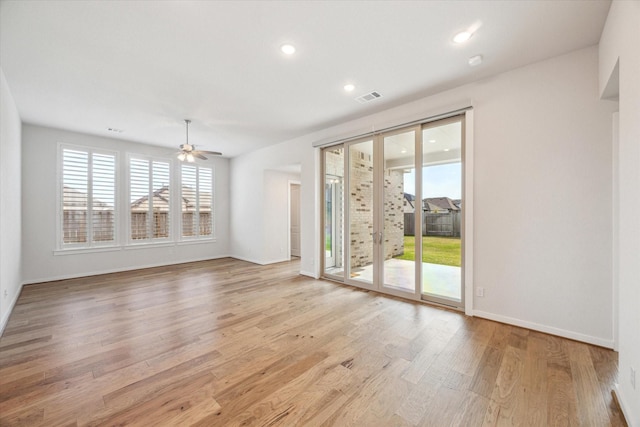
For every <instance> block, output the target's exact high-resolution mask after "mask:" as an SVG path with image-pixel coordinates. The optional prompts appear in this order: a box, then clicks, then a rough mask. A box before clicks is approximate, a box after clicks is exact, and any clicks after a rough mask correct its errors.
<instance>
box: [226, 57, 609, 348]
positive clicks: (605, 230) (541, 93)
mask: <svg viewBox="0 0 640 427" xmlns="http://www.w3.org/2000/svg"><path fill="white" fill-rule="evenodd" d="M470 101H472V103H473V105H474V127H475V129H474V146H475V154H474V156H475V157H474V162H475V185H474V191H475V199H474V202H475V208H474V212H475V217H474V227H475V243H474V245H475V246H474V256H475V258H474V275H475V286H482V287H484V289H485V296H484V297H483V298H476V299H475V300H474V301H473V304H474V312H475V314H476V315H479V316H484V317H488V318H492V319H496V320H500V321H504V322H509V323H513V324H519V325H522V326H526V327H531V328H533V329H538V330H543V331H547V332H551V333H555V334H558V335H563V336H568V337H571V338H575V339H579V340H583V341H587V342H592V343H596V344H599V345H603V346H606V347H612V346H613V331H612V328H613V324H612V316H613V312H612V285H611V274H612V260H611V250H612V236H611V222H612V214H611V209H610V206H611V203H612V198H611V186H612V178H611V175H612V166H611V163H612V153H611V113H612V111H614V109H615V103H613V102H601V101H599V99H598V50H597V47H595V46H594V47H591V48H587V49H582V50H579V51H576V52H573V53H570V54H567V55H564V56H560V57H557V58H553V59H550V60H547V61H543V62H539V63H536V64H533V65H530V66H527V67H523V68H520V69H516V70H513V71H510V72H507V73H503V74H501V75H498V76H494V77H492V78H488V79H485V80H482V81H478V82H476V83H473V84H469V85H465V86H462V87H459V88H456V89H453V90H450V91H447V92H443V93H440V94H438V95H434V96H431V97H428V98H424V99H422V100H419V101H416V102H412V103H409V104H405V105H403V106H400V107H397V108H394V109H391V110H387V111H386V112H382V113H379V114H375V115H371V116H367V117H365V118H363V119H359V120H354V121H351V122H348V123H345V124H343V125H340V126H336V127H332V128H329V129H325V130H322V131H319V132H315V133H313V134H310V135H306V136H304V137H301V138H296V139H294V140H291V141H286V142H283V143H281V144H278V145H275V146H271V147H268V148H265V149H263V150H259V151H256V152H254V153H251V154H247V155H244V156H240V157H237V158H234V159H233V160H232V163H231V176H232V178H231V185H232V194H233V195H232V212H233V213H234V220H233V221H232V224H231V229H232V232H231V234H232V236H233V242H232V253H233V254H234V255H235V256H239V257H246V258H252V259H255V260H268V257H267V255H266V254H265V253H264V252H263V253H260V252H259V250H258V248H260V247H263V248H264V245H263V244H261V245H258V246H255V247H252V248H249V247H248V246H247V244H246V239H249V237H250V236H253V235H256V236H259V238H262V237H261V236H262V235H264V230H265V229H266V227H268V226H269V224H262V223H260V222H254V224H253V229H252V230H251V232H250V233H245V232H243V229H242V228H243V227H242V226H243V224H245V223H246V221H248V220H252V219H253V220H254V221H255V215H251V214H249V213H248V212H247V211H244V212H239V211H238V208H239V207H241V206H245V205H246V204H248V203H250V199H251V200H255V190H254V189H255V188H256V187H257V186H259V185H260V180H261V179H262V178H263V171H264V170H265V169H271V168H273V165H276V164H288V163H296V162H300V163H302V165H303V166H302V187H301V195H302V212H301V214H302V257H301V258H302V265H303V266H302V270H303V271H308V272H313V273H315V274H317V273H318V270H317V268H318V267H317V263H314V261H315V260H316V259H318V256H319V255H318V253H319V250H318V249H317V248H318V247H319V231H318V223H319V213H320V209H319V207H318V205H317V203H318V192H319V190H318V188H319V184H318V182H319V181H317V179H319V178H318V177H317V176H316V175H317V165H318V160H317V159H318V153H317V150H315V149H313V148H312V147H311V144H312V143H313V142H315V141H320V140H327V139H331V138H335V139H338V137H339V136H345V135H348V134H357V133H358V132H361V131H363V130H369V131H370V130H371V129H372V128H375V129H381V128H383V127H385V126H388V125H390V124H399V123H402V122H408V121H411V120H415V119H418V118H421V117H428V116H430V115H433V114H437V113H443V112H446V111H448V110H449V109H451V108H452V106H459V105H461V104H465V103H468V102H470ZM310 168H313V169H312V170H310ZM253 208H254V210H257V211H258V212H259V211H260V210H261V209H263V208H264V201H262V200H261V201H258V203H257V206H254V207H253ZM241 218H242V219H241ZM261 243H262V242H261Z"/></svg>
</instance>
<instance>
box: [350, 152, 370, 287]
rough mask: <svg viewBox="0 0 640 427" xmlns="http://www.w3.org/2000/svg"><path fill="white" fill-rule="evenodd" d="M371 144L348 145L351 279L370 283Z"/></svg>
mask: <svg viewBox="0 0 640 427" xmlns="http://www.w3.org/2000/svg"><path fill="white" fill-rule="evenodd" d="M373 157H374V156H373V141H365V142H361V143H358V144H353V145H350V146H349V222H350V224H349V230H350V232H349V245H350V247H349V249H350V251H351V254H350V256H351V260H350V263H351V270H350V275H351V279H353V280H358V281H362V282H365V283H369V284H371V283H373V261H374V260H373V248H374V244H373V239H374V237H376V238H377V236H372V233H373V191H374V189H373V162H374V158H373Z"/></svg>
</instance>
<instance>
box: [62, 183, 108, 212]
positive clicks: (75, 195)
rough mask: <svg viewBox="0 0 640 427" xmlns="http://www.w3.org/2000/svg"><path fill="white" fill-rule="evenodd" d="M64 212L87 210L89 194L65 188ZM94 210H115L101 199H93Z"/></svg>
mask: <svg viewBox="0 0 640 427" xmlns="http://www.w3.org/2000/svg"><path fill="white" fill-rule="evenodd" d="M62 206H63V210H65V211H72V210H85V208H86V206H87V193H84V192H82V191H80V190H76V189H75V188H72V187H68V186H66V185H65V186H64V187H63V203H62ZM93 210H94V211H95V210H105V211H109V210H113V205H111V204H109V203H107V202H103V201H102V200H100V199H95V198H94V199H93Z"/></svg>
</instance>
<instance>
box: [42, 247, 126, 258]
mask: <svg viewBox="0 0 640 427" xmlns="http://www.w3.org/2000/svg"><path fill="white" fill-rule="evenodd" d="M121 249H122V246H97V247H90V248H66V249H56V250H54V251H53V255H55V256H59V255H78V254H91V253H97V252H116V251H119V250H121Z"/></svg>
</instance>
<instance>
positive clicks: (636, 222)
mask: <svg viewBox="0 0 640 427" xmlns="http://www.w3.org/2000/svg"><path fill="white" fill-rule="evenodd" d="M639 28H640V2H633V1H614V2H613V3H612V4H611V9H610V10H609V16H608V17H607V22H606V24H605V28H604V30H603V32H602V38H601V39H600V51H599V53H600V91H601V93H602V94H605V89H606V88H607V86H608V83H609V82H610V81H611V80H612V78H613V81H615V80H616V79H617V83H618V92H619V108H620V114H619V127H618V135H619V141H618V152H617V153H615V155H616V156H617V171H616V173H617V180H618V200H619V202H618V203H619V204H618V206H617V209H616V210H617V212H618V217H617V218H615V219H614V220H615V221H616V222H617V224H616V225H617V227H616V229H617V230H618V234H617V236H616V239H615V240H616V242H617V247H616V248H615V251H614V253H617V259H616V260H615V261H616V268H617V272H616V273H617V274H616V277H617V279H618V294H619V301H618V308H619V313H618V324H619V331H618V339H619V343H618V349H619V359H618V369H619V376H618V382H619V385H618V386H617V394H618V399H619V401H620V403H621V406H622V407H623V411H624V413H625V417H626V419H627V422H628V423H629V425H631V426H640V77H639V76H640V48H639V45H640V30H639ZM618 61H619V68H618V72H619V76H617V77H616V76H615V75H613V76H612V74H615V73H614V70H615V67H616V64H617V63H618ZM606 95H610V93H606ZM631 368H634V369H635V370H636V387H635V389H634V388H633V387H632V385H631V380H630V369H631Z"/></svg>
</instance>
